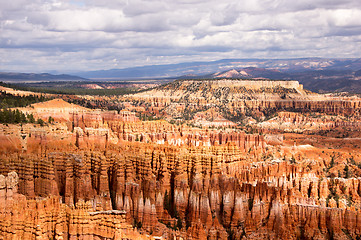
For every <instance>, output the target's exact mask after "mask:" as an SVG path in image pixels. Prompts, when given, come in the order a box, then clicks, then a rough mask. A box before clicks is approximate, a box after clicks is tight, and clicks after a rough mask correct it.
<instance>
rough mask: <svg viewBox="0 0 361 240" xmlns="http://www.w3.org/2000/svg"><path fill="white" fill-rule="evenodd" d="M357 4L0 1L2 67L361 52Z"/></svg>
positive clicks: (315, 0) (70, 68) (333, 0)
mask: <svg viewBox="0 0 361 240" xmlns="http://www.w3.org/2000/svg"><path fill="white" fill-rule="evenodd" d="M360 43H361V1H359V0H297V1H290V0H222V1H220V0H64V1H58V0H31V1H29V0H0V71H7V72H57V73H69V72H76V71H92V70H99V69H115V68H126V67H135V66H143V65H154V64H157V65H158V64H171V63H180V62H191V61H213V60H219V59H225V58H298V57H326V58H359V57H361V44H360Z"/></svg>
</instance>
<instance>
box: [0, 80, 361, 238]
mask: <svg viewBox="0 0 361 240" xmlns="http://www.w3.org/2000/svg"><path fill="white" fill-rule="evenodd" d="M219 84H221V86H218V85H217V86H212V85H211V86H208V85H207V86H206V85H204V84H203V83H201V84H198V83H197V84H194V83H191V82H189V85H187V86H186V85H182V86H178V88H174V89H173V87H174V86H172V85H170V86H165V87H164V88H163V89H162V91H163V92H166V93H167V94H168V91H175V93H176V92H177V91H178V90H179V91H180V90H182V91H183V92H184V91H185V90H186V91H188V93H189V96H188V97H186V96H187V95H183V96H180V97H179V99H178V100H174V99H170V98H169V99H166V98H162V97H157V96H155V95H154V96H149V97H146V96H145V95H141V94H140V95H138V96H132V97H133V98H139V99H143V100H142V101H134V102H132V103H127V104H129V109H130V108H132V107H134V108H139V109H140V112H141V114H144V113H151V112H158V113H159V114H160V113H161V112H162V111H163V110H164V109H166V110H165V111H169V112H173V111H174V112H177V111H185V110H187V109H188V110H189V111H194V112H197V111H198V110H199V108H200V109H201V110H202V111H207V109H206V107H209V108H212V111H216V112H217V111H218V110H219V109H217V106H216V105H217V104H220V105H219V106H225V107H224V108H227V109H225V110H224V112H222V113H225V112H226V113H228V114H233V113H232V111H234V113H236V112H239V111H245V112H247V111H250V110H252V111H253V112H254V113H255V115H256V116H258V115H257V114H258V113H261V112H262V113H263V111H269V114H274V116H273V117H271V118H269V119H268V120H267V121H263V122H260V121H259V119H258V120H255V119H251V118H248V119H247V121H248V122H247V123H245V121H244V122H239V123H237V124H236V123H235V124H234V125H230V126H228V127H225V126H222V127H219V128H215V127H213V128H206V127H204V126H203V128H200V127H199V128H196V127H192V125H191V124H189V122H185V123H183V122H182V121H177V119H173V120H174V124H171V123H169V122H167V121H164V120H159V121H141V120H140V119H139V118H138V117H136V115H135V113H133V112H130V111H126V110H124V111H120V112H117V111H100V110H89V109H81V110H76V109H77V108H76V107H74V106H72V107H69V109H70V110H69V109H68V110H69V111H68V110H67V111H65V110H66V109H65V110H64V111H65V112H66V114H67V115H66V118H65V117H59V118H58V120H57V122H56V123H53V124H47V125H45V126H40V125H37V124H23V125H9V126H5V125H1V132H0V140H1V145H0V153H1V154H0V174H2V175H0V207H1V209H0V235H1V236H5V238H22V239H33V238H39V239H49V238H54V239H78V238H79V239H87V238H88V239H109V238H110V239H123V238H130V239H132V238H137V237H138V238H142V237H144V238H146V234H149V235H152V236H162V237H164V238H166V239H171V238H176V239H180V238H183V239H207V238H209V239H347V238H351V239H357V238H360V237H361V224H360V223H361V212H360V209H361V182H360V177H361V154H360V153H359V151H358V147H359V144H360V139H359V136H357V135H350V136H351V137H348V138H345V137H342V138H340V137H338V138H334V137H329V136H328V135H327V134H326V135H321V132H322V131H329V130H330V129H335V128H337V129H341V130H343V131H344V132H345V133H347V132H357V131H358V130H357V129H358V128H359V122H360V119H359V116H358V111H359V103H358V100H357V99H353V100H350V99H349V100H347V99H344V100H335V99H331V100H330V99H328V98H327V97H325V96H319V95H313V94H311V93H308V92H306V91H304V90H303V89H302V87H300V86H296V85H293V84H290V85H282V86H281V85H277V86H276V87H275V86H271V87H272V88H269V86H268V85H267V86H263V85H262V86H260V87H257V84H253V85H252V88H246V86H244V85H242V84H241V85H240V86H236V85H235V86H233V87H232V86H228V85H227V84H229V83H228V82H226V83H222V82H220V83H219ZM222 84H226V85H224V86H223V85H222ZM190 86H191V87H190ZM206 87H207V88H206ZM226 87H229V89H228V90H227V88H226ZM220 88H222V89H221V90H219V89H220ZM195 89H196V90H195ZM204 89H206V90H209V91H210V92H207V91H205V92H204V97H203V98H202V96H201V95H200V96H201V97H200V98H199V99H198V100H195V99H196V98H195V96H198V94H201V92H202V91H203V90H204ZM227 91H229V94H230V95H227V96H233V98H228V97H227V98H226V97H225V95H224V93H226V92H227ZM217 92H219V94H220V95H219V96H218V95H217V94H218V93H217ZM247 92H248V94H250V95H249V96H260V95H263V94H265V95H267V94H270V95H272V96H273V99H271V100H267V99H260V100H255V99H253V100H252V99H243V100H239V99H240V97H241V94H240V93H246V94H245V95H243V96H244V97H247ZM192 94H194V95H192ZM214 94H216V95H217V96H218V97H217V98H216V97H214V98H211V95H214ZM232 94H233V95H232ZM280 94H281V95H280ZM282 94H286V99H282V98H281V97H283V96H284V95H282ZM276 95H278V96H279V97H280V99H278V100H277V99H276V97H275V96H276ZM174 96H178V95H177V94H174ZM235 96H237V98H236V97H235ZM290 96H291V97H295V98H294V99H293V100H290V99H287V98H289V97H290ZM296 96H297V98H296ZM193 97H194V98H193ZM208 97H209V98H208ZM312 98H313V100H312ZM237 99H238V100H237ZM317 99H318V100H317ZM208 100H209V102H207V101H208ZM226 100H227V101H226ZM228 100H229V101H228ZM177 101H178V102H177ZM194 101H198V102H197V104H196V103H195V102H194ZM328 101H329V102H328ZM60 103H61V102H60ZM246 103H247V104H248V105H247V106H246V105H242V104H246ZM326 103H327V104H326ZM328 103H329V105H328ZM53 104H54V103H52V104H50V107H49V105H46V104H45V105H44V106H47V107H43V108H40V107H37V108H34V109H33V110H34V111H36V112H37V113H38V114H39V115H38V116H48V115H47V114H50V113H51V114H55V115H54V116H65V115H62V114H64V113H65V112H64V111H63V112H62V110H61V108H58V109H56V108H55V109H51V110H49V111H48V110H47V109H48V108H51V106H53ZM61 104H63V103H61ZM138 104H139V105H138ZM174 104H175V105H174ZM177 104H178V105H177ZM207 104H208V105H207ZM67 106H68V105H67ZM170 106H172V109H169V107H170ZM242 106H243V107H242ZM245 106H246V107H245ZM173 107H174V108H173ZM202 107H204V108H205V109H202ZM134 108H133V109H132V110H134ZM288 108H290V109H291V110H294V111H293V112H289V111H286V110H288ZM162 109H163V110H162ZM272 109H273V110H274V109H277V111H275V112H274V111H273V110H272ZM281 109H283V110H282V111H280V110H281ZM298 109H303V110H302V111H300V112H297V111H298ZM188 110H187V111H188ZM296 110H297V111H296ZM212 111H208V112H207V114H206V115H207V116H206V117H207V118H209V119H211V118H213V116H214V115H212V114H213V112H212ZM222 111H223V110H222ZM325 112H327V113H340V114H341V116H335V115H329V114H325ZM348 113H350V114H351V115H352V116H346V114H348ZM182 114H183V113H182ZM217 114H221V113H220V112H217ZM342 114H344V115H342ZM190 119H191V118H190ZM243 120H245V119H243ZM190 121H191V120H190ZM187 123H188V125H187ZM242 124H243V125H242ZM306 130H307V133H309V135H306V134H298V132H302V131H306ZM246 132H247V133H246ZM135 229H137V230H135Z"/></svg>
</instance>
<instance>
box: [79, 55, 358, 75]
mask: <svg viewBox="0 0 361 240" xmlns="http://www.w3.org/2000/svg"><path fill="white" fill-rule="evenodd" d="M248 67H255V68H264V69H273V70H278V71H281V72H286V73H293V72H304V71H310V70H353V71H357V70H360V69H361V58H355V59H326V58H297V59H223V60H219V61H211V62H189V63H179V64H168V65H151V66H142V67H133V68H124V69H110V70H99V71H90V72H78V73H74V75H77V76H80V77H84V78H91V79H94V78H98V79H117V80H120V79H134V78H168V77H171V78H174V77H179V76H189V77H191V76H198V75H206V74H212V73H214V72H223V71H226V70H230V69H242V68H248Z"/></svg>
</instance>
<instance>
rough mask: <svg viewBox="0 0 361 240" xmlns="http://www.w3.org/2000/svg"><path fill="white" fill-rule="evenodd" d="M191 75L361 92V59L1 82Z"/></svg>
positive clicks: (15, 76) (230, 62) (244, 62)
mask: <svg viewBox="0 0 361 240" xmlns="http://www.w3.org/2000/svg"><path fill="white" fill-rule="evenodd" d="M187 78H188V79H190V78H265V79H279V80H298V81H299V82H300V83H302V84H303V85H304V88H305V89H309V90H311V91H315V92H335V91H336V92H342V91H347V92H351V93H361V81H360V80H361V58H353V59H331V58H330V59H326V58H298V59H223V60H219V61H211V62H189V63H179V64H168V65H152V66H142V67H133V68H125V69H111V70H99V71H88V72H78V73H74V75H65V74H62V75H52V74H48V73H42V74H33V73H0V81H5V82H31V81H34V82H40V81H86V80H87V81H89V79H90V80H93V81H108V80H112V81H124V80H131V79H138V80H140V81H142V79H143V80H144V82H146V81H147V80H149V79H159V80H158V81H157V82H169V81H170V80H172V79H187Z"/></svg>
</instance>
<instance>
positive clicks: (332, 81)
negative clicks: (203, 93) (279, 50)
mask: <svg viewBox="0 0 361 240" xmlns="http://www.w3.org/2000/svg"><path fill="white" fill-rule="evenodd" d="M206 76H207V78H241V79H248V78H265V79H273V80H277V79H279V80H297V81H299V82H300V83H301V84H303V86H304V88H305V89H308V90H311V91H313V92H319V93H321V92H350V93H361V80H359V79H361V78H360V71H353V70H303V71H300V72H290V71H282V70H281V71H280V70H274V69H264V68H242V69H231V70H228V71H224V72H219V73H214V74H211V75H206Z"/></svg>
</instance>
